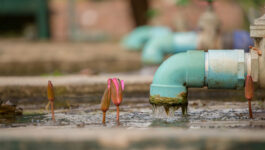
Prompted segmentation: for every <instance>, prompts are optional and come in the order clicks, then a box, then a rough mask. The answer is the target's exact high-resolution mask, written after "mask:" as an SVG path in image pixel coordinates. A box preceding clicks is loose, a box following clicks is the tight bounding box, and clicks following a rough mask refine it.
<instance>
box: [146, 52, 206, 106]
mask: <svg viewBox="0 0 265 150" xmlns="http://www.w3.org/2000/svg"><path fill="white" fill-rule="evenodd" d="M204 62H205V53H204V52H203V51H199V50H198V51H187V52H185V53H178V54H176V55H174V56H171V57H170V58H168V59H167V60H166V61H165V62H164V63H162V64H161V66H160V67H159V68H158V70H157V71H156V73H155V76H154V79H153V83H152V85H151V87H150V103H151V104H157V105H171V106H177V105H182V104H185V103H187V87H188V86H189V87H202V86H203V85H204V76H205V63H204Z"/></svg>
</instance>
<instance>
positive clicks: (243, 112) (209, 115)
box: [0, 98, 265, 129]
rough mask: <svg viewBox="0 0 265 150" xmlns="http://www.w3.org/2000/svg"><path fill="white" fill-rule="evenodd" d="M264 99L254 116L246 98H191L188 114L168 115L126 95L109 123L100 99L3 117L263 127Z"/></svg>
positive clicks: (18, 121) (79, 124)
mask: <svg viewBox="0 0 265 150" xmlns="http://www.w3.org/2000/svg"><path fill="white" fill-rule="evenodd" d="M264 104H265V103H264V102H261V101H254V102H253V104H252V107H253V114H254V119H249V118H248V109H247V108H248V107H247V102H220V101H219V102H218V101H201V100H193V101H190V102H189V107H188V115H187V116H182V114H181V109H178V110H177V111H175V113H174V114H171V115H170V116H167V115H166V113H165V112H164V109H163V107H161V108H158V109H159V110H156V112H159V113H156V115H154V114H153V111H152V109H153V108H152V106H151V105H150V104H149V103H148V99H147V98H137V99H135V98H125V99H124V103H123V104H122V105H121V107H120V124H119V125H118V124H117V123H116V121H115V119H116V111H115V106H111V108H110V110H109V111H108V112H107V118H106V125H102V124H101V119H102V112H101V111H100V109H99V108H100V106H99V104H98V103H97V102H91V103H89V104H80V105H79V107H78V108H75V109H60V110H56V112H55V118H56V122H53V121H51V115H50V113H48V112H47V111H45V110H32V109H27V108H32V107H29V106H22V107H24V115H23V116H17V117H9V118H6V117H2V118H0V122H1V123H0V127H1V128H10V127H31V126H32V127H35V126H37V127H56V128H117V127H119V128H126V129H131V128H157V127H169V128H180V129H200V128H202V129H211V128H214V129H223V128H229V129H264V128H265V109H264Z"/></svg>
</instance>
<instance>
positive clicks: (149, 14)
mask: <svg viewBox="0 0 265 150" xmlns="http://www.w3.org/2000/svg"><path fill="white" fill-rule="evenodd" d="M159 14H160V12H159V10H157V9H154V8H150V9H148V11H147V12H146V16H147V19H148V20H150V19H153V18H155V17H157V16H159Z"/></svg>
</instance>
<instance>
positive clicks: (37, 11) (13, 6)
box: [0, 0, 49, 39]
mask: <svg viewBox="0 0 265 150" xmlns="http://www.w3.org/2000/svg"><path fill="white" fill-rule="evenodd" d="M0 15H1V16H5V17H6V16H12V17H13V16H16V17H21V16H32V17H34V21H35V23H36V26H37V31H38V38H40V39H47V38H48V37H49V22H48V0H1V1H0Z"/></svg>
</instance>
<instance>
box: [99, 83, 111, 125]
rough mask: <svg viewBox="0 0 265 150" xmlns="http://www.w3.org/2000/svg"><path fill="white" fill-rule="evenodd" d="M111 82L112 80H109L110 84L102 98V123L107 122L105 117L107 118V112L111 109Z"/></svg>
mask: <svg viewBox="0 0 265 150" xmlns="http://www.w3.org/2000/svg"><path fill="white" fill-rule="evenodd" d="M110 82H111V80H110V79H109V80H108V86H107V88H106V89H105V91H104V94H103V96H102V98H101V110H102V112H103V116H102V124H105V120H106V119H105V118H106V112H107V111H108V110H109V105H110V93H111V92H110Z"/></svg>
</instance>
